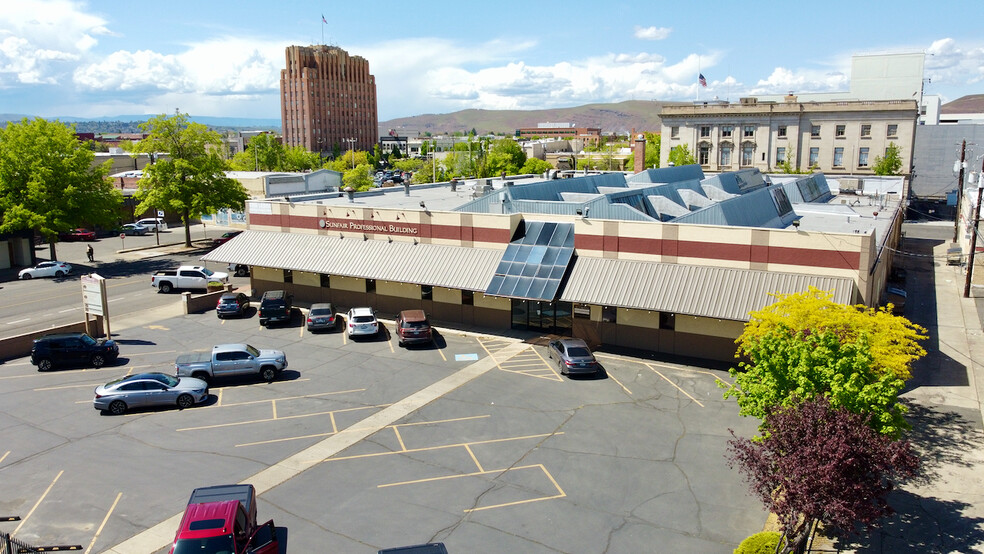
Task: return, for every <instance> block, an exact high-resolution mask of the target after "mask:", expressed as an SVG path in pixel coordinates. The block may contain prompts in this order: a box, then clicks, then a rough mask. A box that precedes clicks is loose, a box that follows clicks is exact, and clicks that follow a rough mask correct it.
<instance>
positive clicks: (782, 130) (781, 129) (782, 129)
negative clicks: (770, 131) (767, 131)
mask: <svg viewBox="0 0 984 554" xmlns="http://www.w3.org/2000/svg"><path fill="white" fill-rule="evenodd" d="M776 134H777V135H778V136H779V138H786V126H785V125H780V126H779V128H778V129H776Z"/></svg>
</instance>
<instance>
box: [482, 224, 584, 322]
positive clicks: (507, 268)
mask: <svg viewBox="0 0 984 554" xmlns="http://www.w3.org/2000/svg"><path fill="white" fill-rule="evenodd" d="M573 258H574V224H573V223H555V222H548V221H529V220H526V233H525V234H524V235H523V237H522V238H520V239H517V240H514V241H512V242H511V243H509V246H507V247H506V251H505V252H504V253H503V254H502V259H501V260H500V261H499V267H497V268H496V270H495V275H494V276H493V277H492V281H491V282H490V283H489V287H488V289H487V290H486V291H485V294H489V295H492V296H505V297H509V298H525V299H527V300H545V301H548V302H552V301H553V300H554V299H555V298H556V297H557V291H558V290H559V289H560V283H561V281H562V280H563V278H564V274H565V273H566V272H567V267H568V266H569V265H570V264H571V260H572V259H573Z"/></svg>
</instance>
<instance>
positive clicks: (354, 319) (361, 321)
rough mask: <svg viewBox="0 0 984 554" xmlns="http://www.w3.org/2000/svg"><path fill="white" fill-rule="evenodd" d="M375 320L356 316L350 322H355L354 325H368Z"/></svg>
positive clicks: (364, 316)
mask: <svg viewBox="0 0 984 554" xmlns="http://www.w3.org/2000/svg"><path fill="white" fill-rule="evenodd" d="M375 319H376V318H374V317H372V316H371V315H357V316H355V317H353V318H352V320H353V321H355V322H356V323H370V322H372V321H375Z"/></svg>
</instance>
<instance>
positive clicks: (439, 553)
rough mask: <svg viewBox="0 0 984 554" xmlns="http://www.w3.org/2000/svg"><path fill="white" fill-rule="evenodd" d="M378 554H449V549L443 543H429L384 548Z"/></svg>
mask: <svg viewBox="0 0 984 554" xmlns="http://www.w3.org/2000/svg"><path fill="white" fill-rule="evenodd" d="M376 554H448V549H447V548H446V547H445V546H444V543H443V542H429V543H427V544H415V545H413V546H397V547H395V548H384V549H382V550H378V551H377V552H376Z"/></svg>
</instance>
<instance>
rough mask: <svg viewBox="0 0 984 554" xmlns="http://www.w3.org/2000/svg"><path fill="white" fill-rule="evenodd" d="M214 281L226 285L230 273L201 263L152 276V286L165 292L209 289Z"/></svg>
mask: <svg viewBox="0 0 984 554" xmlns="http://www.w3.org/2000/svg"><path fill="white" fill-rule="evenodd" d="M212 282H219V283H222V284H223V285H224V284H226V283H228V282H229V274H228V273H221V272H218V271H212V270H211V269H208V268H207V267H202V266H200V265H183V266H181V267H179V268H177V269H165V270H162V271H158V272H157V273H155V274H154V275H153V276H151V278H150V286H152V287H154V288H155V289H157V292H163V293H165V294H167V293H169V292H171V291H172V290H177V289H207V288H208V284H209V283H212Z"/></svg>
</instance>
